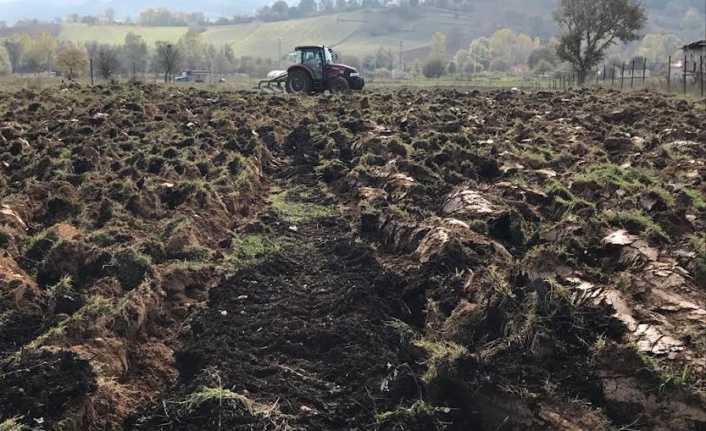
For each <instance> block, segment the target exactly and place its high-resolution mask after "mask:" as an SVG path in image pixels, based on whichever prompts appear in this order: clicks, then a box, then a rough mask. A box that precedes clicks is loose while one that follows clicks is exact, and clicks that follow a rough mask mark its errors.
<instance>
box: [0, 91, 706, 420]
mask: <svg viewBox="0 0 706 431" xmlns="http://www.w3.org/2000/svg"><path fill="white" fill-rule="evenodd" d="M703 109H704V103H703V102H701V103H694V102H688V101H684V100H680V99H678V98H673V97H669V96H664V95H660V94H656V93H649V92H631V93H618V92H609V91H588V90H577V91H571V92H562V93H560V92H534V93H524V92H518V91H490V92H477V91H474V92H464V91H452V90H444V91H441V90H436V91H433V90H418V91H417V90H415V91H411V90H400V91H395V92H392V91H389V92H384V91H379V92H367V93H362V94H350V95H342V96H328V95H326V96H315V97H296V96H286V95H285V96H281V95H280V96H278V95H263V94H256V93H247V92H220V91H219V92H215V91H214V92H210V91H207V90H198V89H193V88H178V87H162V86H156V85H144V84H124V85H117V84H116V85H99V86H95V87H88V88H82V87H80V86H77V85H74V86H71V87H69V88H64V89H48V90H45V91H42V92H38V93H37V92H31V91H26V90H23V91H20V92H17V93H6V94H3V95H2V98H1V99H0V120H1V123H0V190H1V191H2V194H1V199H2V201H1V202H0V205H1V206H2V207H1V208H0V430H3V431H5V430H13V431H14V430H22V429H27V430H29V429H32V430H91V431H92V430H123V429H124V430H128V429H129V430H272V431H275V430H278V431H284V430H297V431H299V430H301V431H305V430H306V431H313V430H322V431H323V430H380V431H382V430H390V431H391V430H414V431H427V430H428V431H433V430H449V431H456V430H458V431H460V430H476V429H477V430H527V429H533V430H535V429H536V430H590V431H599V430H618V429H622V430H704V429H706V235H705V234H704V232H706V181H705V178H706V166H705V165H704V163H705V162H706V113H705V112H704V110H703Z"/></svg>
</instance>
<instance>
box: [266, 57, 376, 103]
mask: <svg viewBox="0 0 706 431" xmlns="http://www.w3.org/2000/svg"><path fill="white" fill-rule="evenodd" d="M288 56H289V57H293V63H294V64H292V65H291V66H289V68H288V69H287V70H286V71H281V72H277V71H275V72H270V74H268V78H269V79H266V80H263V81H260V82H259V83H258V85H257V87H258V88H259V89H260V90H262V91H265V92H267V93H279V92H283V91H287V93H304V94H314V93H323V92H325V91H327V90H328V91H330V92H331V93H342V92H346V91H348V90H362V89H363V87H364V86H365V80H364V79H363V78H362V77H361V76H360V74H359V73H358V71H357V70H356V69H355V68H353V67H350V66H346V65H345V64H339V63H334V61H335V59H334V57H335V55H334V54H333V52H332V51H331V48H326V47H324V46H298V47H296V48H295V49H294V52H292V53H290V54H288ZM282 84H284V87H285V88H284V89H283V88H282Z"/></svg>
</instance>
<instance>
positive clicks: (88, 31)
mask: <svg viewBox="0 0 706 431" xmlns="http://www.w3.org/2000/svg"><path fill="white" fill-rule="evenodd" d="M27 2H28V3H32V2H39V0H27ZM263 2H265V0H241V1H239V2H229V3H228V4H229V6H228V7H233V8H236V6H235V4H237V7H238V8H246V5H250V6H249V7H256V5H258V4H261V3H263ZM90 3H91V5H92V6H91V7H92V8H95V9H98V10H99V11H103V10H104V9H105V7H107V5H113V4H115V8H116V10H120V9H119V7H122V8H133V9H135V10H137V9H141V8H143V7H144V4H145V3H144V2H143V1H142V0H124V1H122V2H118V1H106V2H90ZM296 3H298V0H297V1H296ZM8 4H10V3H0V9H2V8H5V7H6V5H8ZM42 4H44V3H42ZM530 4H531V7H530ZM118 5H120V6H118ZM219 5H220V6H219ZM645 5H646V6H648V7H649V8H650V9H649V17H650V19H649V24H648V27H647V28H646V30H645V32H646V33H671V34H675V35H677V36H679V37H681V38H682V39H683V40H691V39H701V38H703V37H705V36H706V18H705V19H704V20H703V21H704V25H703V28H696V29H691V30H686V29H684V28H682V26H681V24H682V22H681V18H682V16H683V15H684V13H685V12H686V10H687V9H688V8H689V7H692V6H694V5H696V6H698V5H701V6H699V7H697V11H699V12H700V13H703V12H704V9H706V2H705V1H704V0H679V1H678V2H675V1H674V0H670V1H665V0H645ZM152 6H158V3H152ZM197 7H198V8H199V10H201V11H203V10H205V9H204V8H206V9H209V8H210V9H211V10H213V9H212V8H215V7H226V6H224V2H221V1H215V0H202V1H201V2H198V3H187V2H185V1H183V0H174V1H172V2H170V3H169V9H170V10H173V11H176V10H178V8H179V9H183V10H185V11H189V10H193V9H195V8H197ZM555 7H556V0H473V1H472V10H471V11H469V12H459V11H452V10H448V9H441V8H435V7H427V6H424V7H419V9H418V15H417V16H416V17H415V18H414V19H410V17H402V16H400V15H399V14H397V13H396V12H394V10H392V9H388V8H382V7H380V8H371V9H360V10H356V11H351V12H341V13H333V14H329V15H322V16H315V17H310V18H303V19H296V20H288V21H279V22H269V23H266V22H261V21H255V22H253V23H249V24H240V25H229V26H212V27H206V28H205V29H204V32H203V38H204V40H205V41H206V42H209V43H213V44H215V45H225V44H227V45H230V46H232V47H233V48H234V51H235V53H236V55H237V56H252V57H269V58H277V55H278V53H279V51H280V49H281V50H282V53H286V52H288V51H289V50H291V49H293V48H294V47H295V46H296V45H300V44H311V43H315V44H326V45H330V46H333V47H334V48H336V49H337V50H338V51H339V52H341V53H342V54H344V56H345V55H356V56H364V55H366V54H372V53H374V52H375V51H376V50H377V49H378V48H383V49H385V50H389V51H391V52H392V53H393V56H394V58H397V56H398V55H399V54H400V53H401V54H404V56H405V58H407V59H410V58H415V57H422V56H426V53H427V52H428V49H429V41H430V39H431V36H432V34H433V33H435V32H437V31H443V32H445V33H446V38H447V50H448V52H449V53H450V54H453V53H455V52H456V51H457V50H458V49H460V48H466V47H467V46H468V44H469V42H470V41H471V40H472V39H473V38H477V37H481V36H490V35H491V34H492V33H493V32H495V31H496V30H499V29H502V28H510V29H512V30H514V31H515V32H517V33H526V34H529V35H531V36H533V37H540V38H541V39H542V40H543V41H544V42H546V41H547V40H548V39H549V38H550V37H551V36H553V35H554V34H555V33H556V28H555V25H554V22H553V20H552V18H551V12H552V11H553V10H554V8H555ZM38 9H40V8H39V7H38ZM84 13H88V12H84ZM0 16H2V15H0ZM703 16H704V15H701V17H703ZM47 28H49V29H50V30H51V32H52V34H55V35H57V36H58V37H59V38H60V39H62V40H70V41H73V42H86V41H97V42H103V43H116V44H117V43H122V42H123V41H124V39H125V35H126V34H127V33H128V32H134V33H137V34H139V35H141V36H142V37H143V38H144V39H145V40H146V41H147V42H148V43H150V44H153V43H154V42H156V41H158V40H165V41H172V42H176V41H177V40H178V39H179V38H180V37H181V36H182V35H183V34H184V33H186V31H187V28H185V27H140V26H123V25H89V24H60V25H55V26H51V27H47ZM10 31H12V29H5V30H0V37H2V36H3V34H5V35H6V34H7V33H8V32H10ZM280 39H281V40H282V42H281V48H280Z"/></svg>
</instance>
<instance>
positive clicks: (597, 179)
mask: <svg viewBox="0 0 706 431" xmlns="http://www.w3.org/2000/svg"><path fill="white" fill-rule="evenodd" d="M574 182H576V183H596V184H597V185H599V186H601V187H607V186H609V185H611V184H612V185H615V186H618V187H620V188H621V189H623V190H626V191H632V190H636V189H639V188H641V187H645V186H651V185H658V184H660V180H659V178H658V177H657V175H656V173H655V171H654V170H652V169H647V168H639V167H638V168H636V167H627V168H622V167H620V166H618V165H615V164H612V163H599V164H596V165H592V166H591V167H589V168H588V169H587V170H586V172H582V173H578V174H576V175H574Z"/></svg>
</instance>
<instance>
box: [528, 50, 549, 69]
mask: <svg viewBox="0 0 706 431" xmlns="http://www.w3.org/2000/svg"><path fill="white" fill-rule="evenodd" d="M541 60H544V61H546V62H547V63H549V64H556V56H555V55H554V52H552V51H551V50H550V49H549V48H547V47H544V46H542V47H539V48H537V49H535V50H533V51H532V52H531V53H530V55H529V58H528V59H527V65H528V66H529V67H530V69H534V68H535V67H537V64H539V62H540V61H541Z"/></svg>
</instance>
